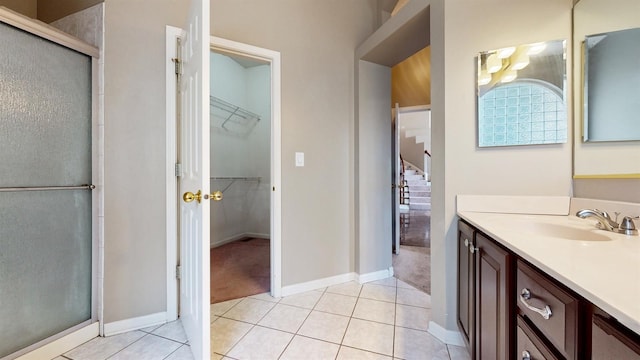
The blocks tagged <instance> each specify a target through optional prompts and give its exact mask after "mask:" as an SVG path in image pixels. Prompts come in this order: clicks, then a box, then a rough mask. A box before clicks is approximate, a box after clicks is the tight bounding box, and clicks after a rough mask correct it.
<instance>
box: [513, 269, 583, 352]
mask: <svg viewBox="0 0 640 360" xmlns="http://www.w3.org/2000/svg"><path fill="white" fill-rule="evenodd" d="M515 291H516V292H517V293H516V294H515V296H516V299H517V300H516V301H517V303H518V312H519V313H520V314H521V315H522V316H523V317H525V318H527V319H528V320H529V321H530V322H531V323H532V324H533V326H535V328H537V329H538V331H539V332H540V333H542V334H543V335H544V337H546V339H547V340H548V341H549V342H550V343H551V344H553V346H555V348H556V349H557V350H558V352H560V353H561V354H562V355H563V356H565V357H566V358H567V359H577V355H578V299H577V298H576V297H574V296H573V295H571V294H569V293H568V292H566V291H565V290H563V289H561V288H560V287H559V286H557V285H556V284H554V283H553V281H552V280H550V279H549V278H548V277H547V275H544V274H543V273H541V272H539V271H537V270H535V269H533V268H532V267H531V266H529V265H528V264H526V263H525V262H523V261H522V260H518V262H517V274H516V290H515ZM527 291H528V296H527V294H526V292H527ZM527 297H528V299H527ZM547 306H548V309H549V310H550V311H551V315H550V316H548V319H546V318H545V317H544V316H543V313H545V310H546V307H547ZM536 309H537V310H536Z"/></svg>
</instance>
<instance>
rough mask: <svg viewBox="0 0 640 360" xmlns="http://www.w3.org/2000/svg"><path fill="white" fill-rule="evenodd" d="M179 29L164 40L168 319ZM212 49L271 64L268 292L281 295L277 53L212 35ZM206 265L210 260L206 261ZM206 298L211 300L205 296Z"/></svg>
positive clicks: (174, 301) (173, 294)
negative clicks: (176, 42)
mask: <svg viewBox="0 0 640 360" xmlns="http://www.w3.org/2000/svg"><path fill="white" fill-rule="evenodd" d="M181 33H182V30H181V29H179V28H175V27H171V26H167V43H166V59H165V63H166V141H167V146H166V169H165V170H166V171H165V176H166V204H167V211H166V243H167V259H166V261H167V321H173V320H176V319H177V318H178V286H177V285H178V284H177V280H176V265H177V261H178V252H177V251H178V236H177V206H178V205H177V204H178V190H177V178H176V169H175V166H176V165H175V164H176V161H177V154H176V146H177V144H176V139H177V129H176V103H175V94H176V83H175V80H176V78H175V76H176V75H175V65H174V63H173V61H172V59H173V58H174V57H175V51H176V50H175V38H176V37H177V36H180V34H181ZM210 44H211V49H216V50H222V51H224V52H230V53H236V54H238V55H241V56H245V57H252V58H256V59H260V60H265V61H268V62H269V63H270V65H271V66H270V68H271V186H272V192H271V229H270V237H271V240H270V242H271V295H272V296H274V297H280V296H281V289H282V243H281V241H282V236H281V234H282V228H281V224H282V221H281V214H282V211H281V210H282V208H281V193H282V192H281V188H282V186H281V120H280V119H281V107H280V106H281V105H280V103H281V100H280V99H281V95H280V91H281V84H280V53H279V52H277V51H273V50H268V49H263V48H259V47H255V46H251V45H247V44H242V43H239V42H235V41H231V40H227V39H222V38H219V37H215V36H212V37H211V38H210ZM206 265H207V266H209V264H206ZM205 301H210V299H206V300H205Z"/></svg>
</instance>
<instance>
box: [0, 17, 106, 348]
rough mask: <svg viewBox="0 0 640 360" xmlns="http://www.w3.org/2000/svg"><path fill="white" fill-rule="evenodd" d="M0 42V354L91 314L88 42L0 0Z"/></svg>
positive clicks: (69, 328) (80, 323) (91, 51)
mask: <svg viewBox="0 0 640 360" xmlns="http://www.w3.org/2000/svg"><path fill="white" fill-rule="evenodd" d="M61 43H62V44H64V45H61ZM0 48H1V49H2V51H0V359H13V358H15V357H18V356H20V355H22V354H24V353H26V352H29V351H31V350H33V349H35V348H38V347H40V346H42V345H44V344H46V343H48V342H51V341H53V340H55V339H56V338H59V337H62V336H64V335H66V334H68V333H70V332H73V331H75V330H78V329H80V328H83V327H85V326H87V325H89V324H93V323H95V322H96V321H97V314H96V306H95V299H96V296H95V292H96V287H95V286H94V281H93V279H94V275H95V272H96V261H95V259H96V253H97V252H96V250H97V247H96V245H95V243H94V238H95V236H94V235H93V234H94V232H95V226H94V219H95V216H94V215H95V210H94V209H95V206H94V204H95V203H96V194H95V192H94V191H93V189H94V188H95V187H94V185H92V184H93V183H94V171H93V169H94V162H93V161H92V158H93V146H94V144H93V141H92V139H93V133H94V126H93V112H94V111H93V109H94V101H93V91H92V89H93V73H94V57H97V55H98V52H97V49H96V48H94V47H92V46H88V45H87V46H85V44H83V43H81V42H80V41H75V40H74V39H72V38H71V37H69V36H65V35H63V34H58V33H57V32H56V31H55V30H52V29H50V28H48V27H45V26H42V25H40V24H34V23H33V22H32V21H30V20H28V19H26V18H23V17H21V16H20V15H16V14H14V13H11V12H8V11H5V10H2V9H0ZM96 335H97V334H96Z"/></svg>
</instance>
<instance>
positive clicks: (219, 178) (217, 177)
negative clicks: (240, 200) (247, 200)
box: [211, 176, 262, 181]
mask: <svg viewBox="0 0 640 360" xmlns="http://www.w3.org/2000/svg"><path fill="white" fill-rule="evenodd" d="M261 179H262V178H261V177H237V176H214V177H211V180H245V181H260V180H261Z"/></svg>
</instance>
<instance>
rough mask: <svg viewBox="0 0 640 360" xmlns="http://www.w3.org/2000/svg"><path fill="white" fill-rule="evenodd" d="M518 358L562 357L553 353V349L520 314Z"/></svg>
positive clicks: (549, 358) (554, 358)
mask: <svg viewBox="0 0 640 360" xmlns="http://www.w3.org/2000/svg"><path fill="white" fill-rule="evenodd" d="M516 359H522V360H543V359H544V360H556V359H561V358H559V357H557V356H555V355H553V352H552V349H550V348H549V347H548V346H547V345H545V344H544V341H543V340H542V339H540V338H539V337H538V336H537V335H536V334H535V332H534V331H533V330H532V329H531V327H530V326H529V324H527V322H526V320H524V318H523V317H522V316H520V315H518V324H517V327H516Z"/></svg>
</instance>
